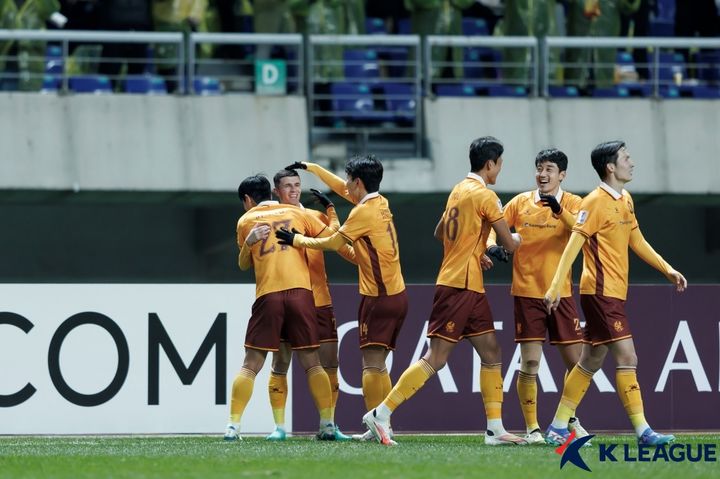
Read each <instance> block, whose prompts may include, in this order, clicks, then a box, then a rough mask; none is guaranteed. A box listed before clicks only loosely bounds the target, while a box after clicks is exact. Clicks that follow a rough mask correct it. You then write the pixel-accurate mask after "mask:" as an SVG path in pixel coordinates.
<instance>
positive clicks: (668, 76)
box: [658, 52, 687, 85]
mask: <svg viewBox="0 0 720 479" xmlns="http://www.w3.org/2000/svg"><path fill="white" fill-rule="evenodd" d="M676 74H680V78H681V79H685V78H687V73H686V69H685V57H683V55H682V54H681V53H668V52H660V65H659V72H658V78H659V80H660V84H661V85H662V84H665V85H669V84H672V83H673V82H675V75H676Z"/></svg>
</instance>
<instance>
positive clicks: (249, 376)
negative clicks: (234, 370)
mask: <svg viewBox="0 0 720 479" xmlns="http://www.w3.org/2000/svg"><path fill="white" fill-rule="evenodd" d="M254 385H255V372H254V371H252V370H250V369H247V368H245V367H243V368H242V369H240V372H239V373H238V374H237V376H235V380H234V381H233V387H232V397H231V398H230V422H231V423H233V424H239V423H240V418H242V414H243V412H244V411H245V407H246V406H247V404H248V402H250V397H251V396H252V392H253V386H254Z"/></svg>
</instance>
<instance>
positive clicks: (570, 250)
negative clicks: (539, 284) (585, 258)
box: [543, 231, 586, 314]
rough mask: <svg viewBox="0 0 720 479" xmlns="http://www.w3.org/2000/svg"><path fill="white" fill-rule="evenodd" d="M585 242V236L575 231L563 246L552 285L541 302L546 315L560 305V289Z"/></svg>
mask: <svg viewBox="0 0 720 479" xmlns="http://www.w3.org/2000/svg"><path fill="white" fill-rule="evenodd" d="M585 240H586V238H585V236H584V235H583V234H582V233H578V232H577V231H573V233H572V234H571V235H570V239H569V240H568V243H567V245H565V250H564V251H563V254H562V256H561V257H560V263H559V264H558V267H557V270H556V271H555V276H553V279H552V283H550V288H549V289H548V290H547V292H545V298H544V300H543V302H544V303H545V307H546V308H547V310H548V314H549V313H550V312H551V311H552V310H553V309H556V308H557V307H558V305H559V304H560V288H561V287H562V283H563V281H565V278H567V274H568V272H569V271H570V268H571V267H572V264H573V262H574V261H575V258H577V255H578V253H580V250H581V249H582V247H583V245H584V244H585Z"/></svg>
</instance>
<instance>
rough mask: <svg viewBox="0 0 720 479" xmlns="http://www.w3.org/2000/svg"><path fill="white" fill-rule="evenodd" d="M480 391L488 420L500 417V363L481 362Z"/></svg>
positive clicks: (501, 382) (501, 387)
mask: <svg viewBox="0 0 720 479" xmlns="http://www.w3.org/2000/svg"><path fill="white" fill-rule="evenodd" d="M480 393H481V394H482V398H483V403H484V404H485V415H486V416H487V420H488V422H490V421H492V420H495V419H501V418H502V402H503V379H502V371H501V365H500V364H482V366H481V368H480Z"/></svg>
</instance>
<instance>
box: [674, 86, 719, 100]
mask: <svg viewBox="0 0 720 479" xmlns="http://www.w3.org/2000/svg"><path fill="white" fill-rule="evenodd" d="M682 89H687V90H689V91H690V93H691V94H692V97H693V98H704V99H715V98H720V88H718V87H711V86H707V85H693V86H689V87H682Z"/></svg>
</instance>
